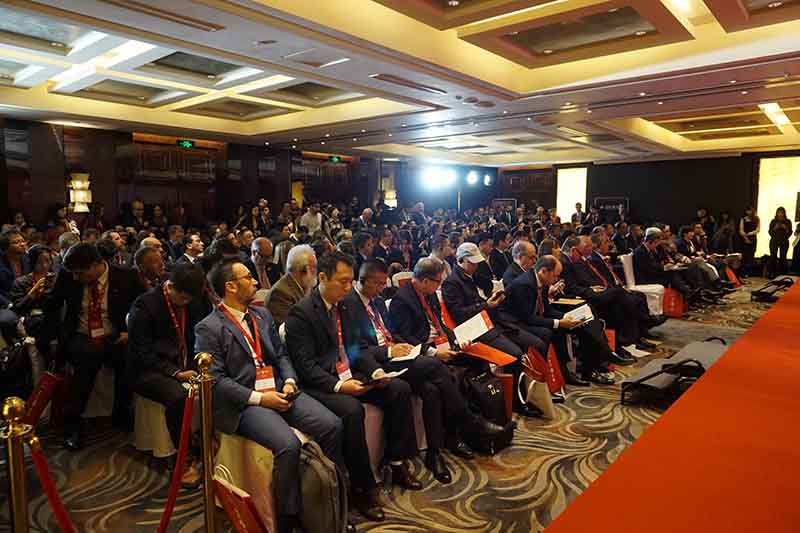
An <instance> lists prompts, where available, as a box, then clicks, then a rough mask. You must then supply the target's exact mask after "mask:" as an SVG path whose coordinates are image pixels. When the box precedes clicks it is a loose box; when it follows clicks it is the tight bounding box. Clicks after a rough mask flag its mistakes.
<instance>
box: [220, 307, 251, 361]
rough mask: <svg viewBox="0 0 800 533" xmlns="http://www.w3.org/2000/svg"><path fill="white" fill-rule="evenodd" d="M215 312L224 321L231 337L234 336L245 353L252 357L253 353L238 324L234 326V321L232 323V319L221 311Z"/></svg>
mask: <svg viewBox="0 0 800 533" xmlns="http://www.w3.org/2000/svg"><path fill="white" fill-rule="evenodd" d="M214 312H215V313H217V316H218V317H219V319H220V320H221V321H222V324H223V327H225V328H227V329H228V331H230V332H231V335H233V338H234V339H236V340H237V341H238V342H239V344H240V345H241V346H242V349H243V350H244V351H245V353H246V354H247V355H248V356H251V355H252V353H253V351H252V349H251V348H250V345H249V344H248V343H247V339H245V338H244V335H242V332H241V330H240V329H239V328H238V327H237V326H236V324H234V323H233V321H231V319H230V318H228V317H227V316H226V315H225V313H223V312H222V311H220V310H219V309H215V310H214Z"/></svg>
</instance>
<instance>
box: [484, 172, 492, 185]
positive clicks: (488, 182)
mask: <svg viewBox="0 0 800 533" xmlns="http://www.w3.org/2000/svg"><path fill="white" fill-rule="evenodd" d="M483 184H484V185H485V186H487V187H488V186H489V185H491V184H492V175H491V174H484V175H483Z"/></svg>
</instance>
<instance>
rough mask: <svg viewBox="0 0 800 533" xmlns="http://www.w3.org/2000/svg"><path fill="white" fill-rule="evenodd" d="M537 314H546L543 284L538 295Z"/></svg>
mask: <svg viewBox="0 0 800 533" xmlns="http://www.w3.org/2000/svg"><path fill="white" fill-rule="evenodd" d="M536 314H537V315H539V316H541V315H543V314H544V287H541V286H540V287H539V290H538V294H537V295H536Z"/></svg>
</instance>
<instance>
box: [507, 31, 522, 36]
mask: <svg viewBox="0 0 800 533" xmlns="http://www.w3.org/2000/svg"><path fill="white" fill-rule="evenodd" d="M518 33H519V32H518V31H510V32H508V33H506V35H508V36H509V37H511V36H513V35H517V34H518Z"/></svg>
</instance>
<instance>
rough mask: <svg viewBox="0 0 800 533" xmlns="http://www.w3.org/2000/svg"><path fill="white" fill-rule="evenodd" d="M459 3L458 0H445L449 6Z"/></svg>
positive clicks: (456, 5) (455, 5)
mask: <svg viewBox="0 0 800 533" xmlns="http://www.w3.org/2000/svg"><path fill="white" fill-rule="evenodd" d="M460 3H461V2H459V0H447V5H448V6H450V7H458V4H460Z"/></svg>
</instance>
